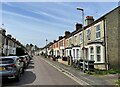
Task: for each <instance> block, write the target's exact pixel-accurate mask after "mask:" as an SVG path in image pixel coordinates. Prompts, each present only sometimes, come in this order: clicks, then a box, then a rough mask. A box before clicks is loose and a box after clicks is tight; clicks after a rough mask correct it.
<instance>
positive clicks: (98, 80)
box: [43, 57, 118, 87]
mask: <svg viewBox="0 0 120 87" xmlns="http://www.w3.org/2000/svg"><path fill="white" fill-rule="evenodd" d="M43 58H44V57H43ZM44 59H45V60H47V61H49V62H51V63H52V64H53V65H57V66H59V67H61V68H62V69H65V70H67V71H68V72H70V73H72V74H73V75H74V76H76V77H78V78H79V79H81V80H83V81H85V82H87V83H89V84H90V85H94V86H95V87H96V86H97V85H102V87H103V86H105V87H106V85H109V86H112V87H113V86H116V84H115V80H117V79H118V74H109V75H88V74H86V73H84V72H82V71H80V70H76V69H75V68H73V67H71V66H68V65H67V63H66V62H64V63H62V61H61V62H60V60H59V62H58V61H53V60H51V59H49V58H44Z"/></svg>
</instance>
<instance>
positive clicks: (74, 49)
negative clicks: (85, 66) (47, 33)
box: [73, 49, 75, 58]
mask: <svg viewBox="0 0 120 87" xmlns="http://www.w3.org/2000/svg"><path fill="white" fill-rule="evenodd" d="M73 57H74V58H75V49H73Z"/></svg>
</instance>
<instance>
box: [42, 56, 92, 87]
mask: <svg viewBox="0 0 120 87" xmlns="http://www.w3.org/2000/svg"><path fill="white" fill-rule="evenodd" d="M41 59H42V60H44V61H45V62H46V63H48V64H49V65H51V66H52V67H54V68H56V69H57V70H58V71H60V72H61V73H63V74H64V75H66V76H68V77H69V78H71V79H72V80H74V81H75V82H77V83H78V84H80V85H89V86H91V85H90V84H89V83H87V82H85V81H83V80H81V79H79V78H77V77H76V76H74V75H73V74H72V73H70V72H68V71H67V70H65V69H62V68H61V67H59V66H57V65H56V66H55V65H53V64H52V63H50V62H48V61H47V60H45V59H43V58H41ZM91 87H92V86H91Z"/></svg>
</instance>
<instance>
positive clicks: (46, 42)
mask: <svg viewBox="0 0 120 87" xmlns="http://www.w3.org/2000/svg"><path fill="white" fill-rule="evenodd" d="M45 41H46V58H47V41H48V40H47V39H46V40H45Z"/></svg>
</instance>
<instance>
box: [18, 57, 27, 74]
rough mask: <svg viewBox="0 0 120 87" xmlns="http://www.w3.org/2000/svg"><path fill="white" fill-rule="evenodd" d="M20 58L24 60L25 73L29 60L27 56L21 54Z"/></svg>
mask: <svg viewBox="0 0 120 87" xmlns="http://www.w3.org/2000/svg"><path fill="white" fill-rule="evenodd" d="M19 58H20V59H21V62H23V73H24V70H25V69H26V68H27V66H28V60H27V58H26V56H19Z"/></svg>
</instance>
